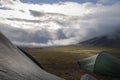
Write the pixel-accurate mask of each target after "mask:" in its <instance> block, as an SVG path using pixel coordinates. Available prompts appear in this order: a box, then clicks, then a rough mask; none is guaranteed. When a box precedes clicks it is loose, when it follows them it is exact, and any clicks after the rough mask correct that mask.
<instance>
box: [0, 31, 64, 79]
mask: <svg viewBox="0 0 120 80" xmlns="http://www.w3.org/2000/svg"><path fill="white" fill-rule="evenodd" d="M0 80H64V79H62V78H59V77H57V76H55V75H52V74H50V73H48V72H46V71H44V70H43V69H42V68H41V65H40V64H38V62H36V61H35V60H34V59H33V58H32V57H30V56H29V55H28V54H26V53H24V52H23V51H21V50H20V49H18V48H17V47H16V46H14V45H13V44H12V43H11V42H10V41H9V40H8V39H7V38H6V37H5V36H4V35H3V34H2V33H0Z"/></svg>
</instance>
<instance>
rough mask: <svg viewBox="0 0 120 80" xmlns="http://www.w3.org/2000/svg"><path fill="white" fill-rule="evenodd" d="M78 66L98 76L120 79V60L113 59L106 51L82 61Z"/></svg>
mask: <svg viewBox="0 0 120 80" xmlns="http://www.w3.org/2000/svg"><path fill="white" fill-rule="evenodd" d="M78 64H79V65H80V67H81V68H83V69H86V70H89V71H92V72H94V73H96V74H103V75H107V76H113V77H120V59H118V58H115V57H113V56H112V55H110V54H108V53H107V52H105V51H102V52H100V53H99V54H97V55H94V56H91V57H88V58H85V59H83V60H80V61H78Z"/></svg>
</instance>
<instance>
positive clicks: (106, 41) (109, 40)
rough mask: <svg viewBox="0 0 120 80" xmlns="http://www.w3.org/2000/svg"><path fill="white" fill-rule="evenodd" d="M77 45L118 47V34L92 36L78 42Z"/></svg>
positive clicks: (119, 43)
mask: <svg viewBox="0 0 120 80" xmlns="http://www.w3.org/2000/svg"><path fill="white" fill-rule="evenodd" d="M79 45H82V46H109V47H112V46H113V47H115V46H116V47H118V46H120V36H117V35H116V36H114V37H113V36H112V37H110V36H101V37H94V38H91V39H88V40H85V41H83V42H80V43H79Z"/></svg>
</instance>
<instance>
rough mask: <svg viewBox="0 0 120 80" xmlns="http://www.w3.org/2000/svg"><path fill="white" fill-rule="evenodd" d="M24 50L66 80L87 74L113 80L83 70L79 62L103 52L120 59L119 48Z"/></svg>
mask: <svg viewBox="0 0 120 80" xmlns="http://www.w3.org/2000/svg"><path fill="white" fill-rule="evenodd" d="M24 49H25V50H26V51H27V52H29V53H30V54H31V55H32V56H33V57H34V58H35V59H36V60H37V61H38V62H39V63H40V64H41V65H42V66H43V67H44V69H45V70H46V71H48V72H50V73H52V74H55V75H57V76H60V77H62V78H64V79H66V80H80V77H81V76H82V75H83V74H85V73H88V74H91V75H93V76H94V77H96V78H98V79H99V80H112V78H111V77H110V76H102V75H96V74H94V73H92V72H89V71H86V70H83V69H81V68H80V67H79V65H78V64H77V61H78V60H81V59H83V58H86V57H89V56H92V55H95V54H97V53H98V52H100V51H103V50H104V51H108V52H109V53H110V54H112V55H113V56H116V57H118V58H120V50H119V48H107V47H80V46H64V47H48V48H24Z"/></svg>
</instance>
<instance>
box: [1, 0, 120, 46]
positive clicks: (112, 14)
mask: <svg viewBox="0 0 120 80" xmlns="http://www.w3.org/2000/svg"><path fill="white" fill-rule="evenodd" d="M7 1H8V2H6V1H5V3H4V1H2V3H0V4H2V6H1V5H0V7H1V8H0V13H1V14H0V31H1V32H3V33H4V34H5V35H6V36H7V37H8V38H9V39H10V40H11V41H12V42H13V43H14V44H16V45H23V46H53V45H69V44H76V43H79V42H80V41H84V40H87V39H90V38H93V37H96V36H102V35H107V36H111V35H114V34H117V32H119V31H120V26H119V25H120V10H119V7H120V4H119V3H114V4H112V5H103V4H101V3H100V2H98V3H96V4H95V3H91V2H86V3H76V2H62V3H54V4H28V3H21V2H20V1H17V2H11V3H14V5H12V4H10V3H9V1H12V0H7ZM3 5H4V7H3ZM8 5H10V6H8Z"/></svg>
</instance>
